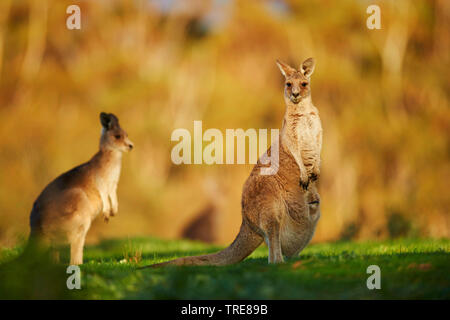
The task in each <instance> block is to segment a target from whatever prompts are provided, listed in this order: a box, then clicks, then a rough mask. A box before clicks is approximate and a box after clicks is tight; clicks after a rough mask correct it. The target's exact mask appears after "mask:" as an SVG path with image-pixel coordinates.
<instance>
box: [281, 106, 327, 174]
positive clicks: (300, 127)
mask: <svg viewBox="0 0 450 320" xmlns="http://www.w3.org/2000/svg"><path fill="white" fill-rule="evenodd" d="M321 132H322V126H321V123H320V118H319V113H318V111H317V109H316V108H315V107H314V106H313V105H312V104H311V105H307V106H304V107H299V108H298V109H290V110H288V111H287V112H286V115H285V118H284V122H283V128H282V140H283V143H284V145H285V146H286V147H287V149H288V150H289V151H290V152H291V153H292V154H293V155H294V156H295V154H294V153H297V156H298V157H299V158H301V159H302V160H303V164H304V165H305V167H307V168H309V167H311V166H313V165H314V163H315V162H316V161H317V159H319V157H320V146H319V136H320V134H321Z"/></svg>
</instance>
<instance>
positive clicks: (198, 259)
mask: <svg viewBox="0 0 450 320" xmlns="http://www.w3.org/2000/svg"><path fill="white" fill-rule="evenodd" d="M262 241H263V238H262V237H261V236H260V235H259V234H258V233H256V232H255V231H253V230H252V229H251V228H250V226H249V225H248V222H246V221H245V220H244V221H243V222H242V225H241V230H240V231H239V233H238V235H237V236H236V239H234V241H233V243H231V244H230V246H228V247H227V248H225V249H223V250H221V251H219V252H216V253H211V254H205V255H201V256H192V257H183V258H178V259H175V260H170V261H166V262H162V263H157V264H152V265H148V266H144V267H140V268H138V269H145V268H159V267H164V266H170V265H172V266H225V265H229V264H233V263H237V262H240V261H242V260H244V259H245V258H246V257H248V256H249V255H250V254H251V253H252V252H253V251H255V249H256V248H258V247H259V245H260V244H261V242H262Z"/></svg>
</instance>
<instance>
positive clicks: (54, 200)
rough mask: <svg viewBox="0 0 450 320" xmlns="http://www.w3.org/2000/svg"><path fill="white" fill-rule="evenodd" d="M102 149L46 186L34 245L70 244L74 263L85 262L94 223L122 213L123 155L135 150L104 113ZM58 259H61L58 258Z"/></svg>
mask: <svg viewBox="0 0 450 320" xmlns="http://www.w3.org/2000/svg"><path fill="white" fill-rule="evenodd" d="M100 122H101V124H102V133H101V138H100V150H99V151H98V152H97V153H96V154H95V155H94V156H93V157H92V159H91V160H89V161H88V162H86V163H84V164H82V165H79V166H78V167H75V168H73V169H72V170H70V171H68V172H66V173H64V174H62V175H60V176H59V177H57V178H56V179H55V180H53V181H52V182H51V183H50V184H49V185H47V186H46V187H45V189H44V190H43V191H42V193H41V194H40V195H39V197H38V198H37V200H36V201H35V202H34V205H33V209H32V211H31V215H30V227H31V234H30V242H38V243H44V244H50V246H51V247H54V246H55V245H59V244H63V243H69V244H70V264H71V265H78V264H82V263H83V247H84V241H85V238H86V234H87V232H88V230H89V228H90V226H91V222H92V221H93V220H94V219H95V218H96V217H97V216H98V215H99V214H100V213H102V214H103V216H104V219H105V221H106V222H107V221H108V220H109V218H110V217H112V216H115V215H116V214H117V212H118V201H117V193H116V192H117V184H118V182H119V176H120V169H121V163H122V153H123V152H128V151H130V150H131V149H133V143H132V142H131V141H130V140H129V139H128V134H127V133H126V132H125V131H124V130H123V129H122V128H121V127H120V125H119V119H118V118H117V117H116V116H115V115H114V114H112V113H104V112H102V113H101V114H100ZM55 258H56V259H57V260H58V259H59V258H58V256H57V255H56V256H55Z"/></svg>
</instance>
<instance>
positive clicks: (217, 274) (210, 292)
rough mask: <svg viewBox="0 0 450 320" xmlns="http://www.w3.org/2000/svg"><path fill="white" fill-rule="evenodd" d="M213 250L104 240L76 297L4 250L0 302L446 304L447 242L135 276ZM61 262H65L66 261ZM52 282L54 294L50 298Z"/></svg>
mask: <svg viewBox="0 0 450 320" xmlns="http://www.w3.org/2000/svg"><path fill="white" fill-rule="evenodd" d="M217 249H219V248H218V247H214V246H209V245H205V244H201V243H195V242H190V241H162V240H158V239H148V238H146V239H141V238H139V239H125V240H108V241H104V242H102V243H100V244H98V245H95V246H88V247H87V248H86V251H85V262H86V263H85V264H84V265H82V266H81V271H82V290H79V291H77V292H74V291H69V290H67V289H65V279H66V278H67V276H68V275H66V274H65V267H64V266H59V267H55V269H53V267H48V268H47V269H46V271H45V272H46V273H47V277H45V276H42V274H43V273H45V272H44V271H43V272H40V273H39V276H38V277H32V278H30V277H29V273H30V271H29V270H34V269H35V265H36V264H34V263H33V262H29V263H28V264H24V263H22V264H21V266H17V265H16V266H14V265H12V264H14V262H12V263H11V262H9V263H6V261H7V260H11V259H12V258H13V257H15V256H17V255H18V254H19V252H20V248H16V249H14V250H3V251H2V254H1V256H0V262H3V264H2V265H0V268H2V269H0V272H2V273H3V275H5V274H6V273H8V274H9V275H8V276H5V277H4V278H7V280H3V282H0V296H2V295H3V297H6V298H9V297H14V298H46V297H52V298H54V297H61V298H89V299H417V298H424V299H449V298H450V274H449V272H448V271H449V269H450V240H409V239H402V240H395V241H384V242H364V243H355V242H342V243H341V242H340V243H323V244H316V245H310V246H308V247H307V248H306V249H305V250H304V251H303V252H302V253H301V254H300V256H299V257H297V258H294V259H291V260H289V261H287V263H285V264H282V265H268V264H267V248H266V247H265V246H262V247H260V248H259V249H258V250H257V251H255V252H254V253H253V254H252V255H251V256H250V257H249V258H248V259H246V260H245V261H244V262H242V263H240V264H237V265H233V266H228V267H169V268H164V269H145V270H135V269H136V266H140V265H146V264H151V263H155V262H160V261H164V260H167V259H170V258H175V257H180V256H185V255H191V254H202V253H205V252H214V251H215V250H217ZM62 258H63V259H64V258H67V255H66V256H64V255H63V257H62ZM125 260H126V261H125ZM135 261H138V262H137V263H136V262H135ZM373 264H375V265H378V266H379V267H380V268H381V290H368V289H367V287H366V280H367V278H368V277H369V276H370V275H369V274H367V273H366V269H367V267H368V266H369V265H373ZM24 265H26V266H24ZM21 268H22V269H21ZM2 270H3V271H2ZM5 270H7V272H5ZM13 270H14V271H13ZM21 270H22V271H21ZM57 275H59V276H57ZM36 278H39V281H36ZM46 279H47V280H46ZM46 281H47V283H45V282H46ZM20 282H22V283H21V284H18V283H20ZM24 283H25V284H24ZM49 283H52V284H53V286H54V287H57V289H55V290H53V291H52V289H51V288H52V286H51V285H50V284H49ZM56 283H58V284H57V285H56ZM2 286H3V288H2ZM41 287H45V288H46V290H47V292H43V290H42V289H40V288H41ZM44 291H45V290H44Z"/></svg>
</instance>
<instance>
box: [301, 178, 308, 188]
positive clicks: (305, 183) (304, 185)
mask: <svg viewBox="0 0 450 320" xmlns="http://www.w3.org/2000/svg"><path fill="white" fill-rule="evenodd" d="M299 186H300V187H302V189H303V190H308V186H309V179H306V181H302V180H301V179H300V182H299Z"/></svg>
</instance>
